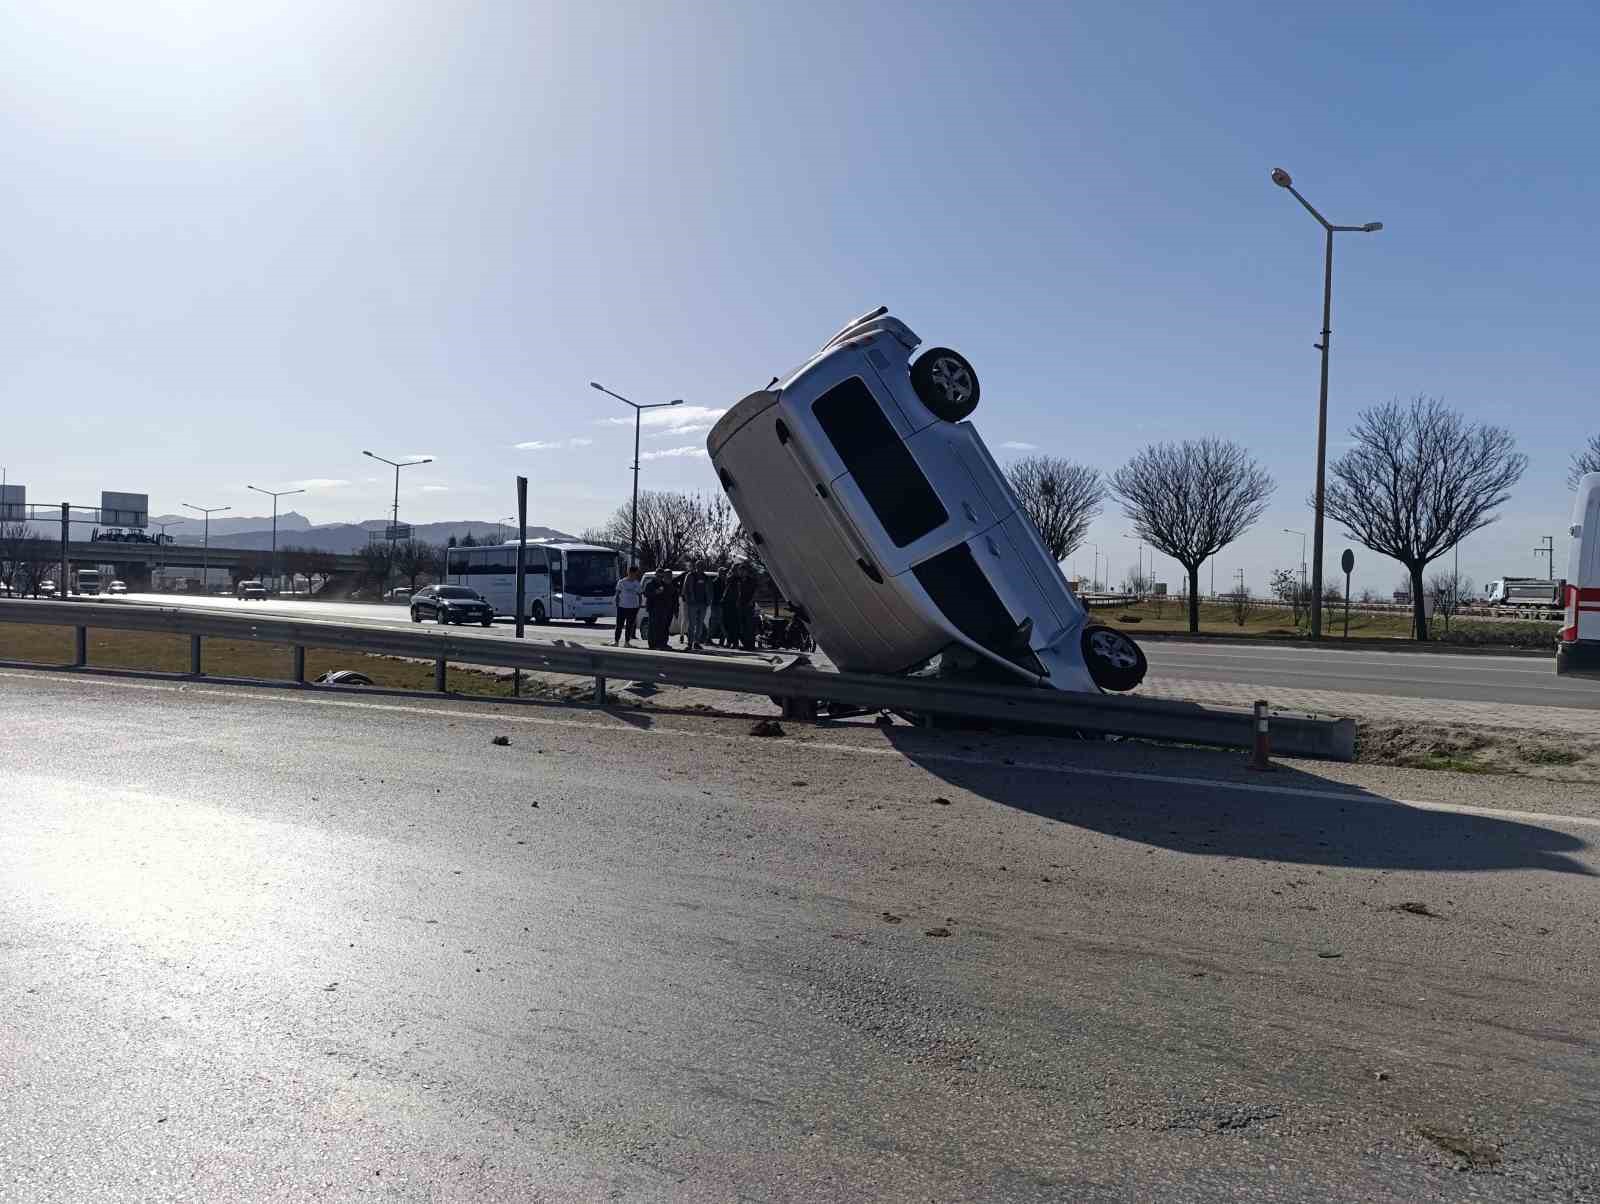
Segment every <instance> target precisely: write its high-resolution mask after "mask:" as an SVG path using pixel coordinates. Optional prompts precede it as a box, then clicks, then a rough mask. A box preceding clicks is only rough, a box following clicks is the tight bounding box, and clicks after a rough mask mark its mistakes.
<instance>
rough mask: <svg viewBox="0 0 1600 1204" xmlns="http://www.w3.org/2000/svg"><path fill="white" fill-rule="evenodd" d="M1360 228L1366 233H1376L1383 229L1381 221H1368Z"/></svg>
mask: <svg viewBox="0 0 1600 1204" xmlns="http://www.w3.org/2000/svg"><path fill="white" fill-rule="evenodd" d="M1361 229H1362V230H1363V231H1365V232H1366V233H1368V234H1376V233H1377V232H1378V231H1379V230H1382V229H1383V223H1382V222H1368V223H1367V224H1366V225H1364V226H1362V227H1361Z"/></svg>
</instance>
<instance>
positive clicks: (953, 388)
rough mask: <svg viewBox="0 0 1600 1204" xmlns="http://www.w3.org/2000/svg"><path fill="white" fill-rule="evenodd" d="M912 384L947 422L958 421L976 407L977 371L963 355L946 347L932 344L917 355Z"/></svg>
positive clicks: (935, 412)
mask: <svg viewBox="0 0 1600 1204" xmlns="http://www.w3.org/2000/svg"><path fill="white" fill-rule="evenodd" d="M911 387H912V388H914V389H916V391H917V396H918V397H920V398H921V399H922V404H923V405H925V406H927V407H928V409H930V410H932V411H933V413H934V415H935V416H936V417H938V418H943V419H944V420H945V421H946V422H960V421H961V420H962V419H963V418H966V417H968V416H969V415H970V414H971V413H972V411H973V410H975V409H977V408H978V374H977V373H976V372H975V371H973V368H972V365H971V364H970V363H969V362H968V361H967V358H966V356H964V355H962V354H960V353H959V352H956V351H951V350H950V348H948V347H932V348H930V349H928V350H927V351H924V352H923V353H922V354H921V355H919V356H918V357H917V361H916V363H914V364H912V365H911Z"/></svg>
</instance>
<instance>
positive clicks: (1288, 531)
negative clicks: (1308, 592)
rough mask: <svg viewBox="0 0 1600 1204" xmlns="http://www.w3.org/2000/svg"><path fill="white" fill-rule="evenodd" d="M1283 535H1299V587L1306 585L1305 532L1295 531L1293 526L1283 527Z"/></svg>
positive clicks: (1303, 587) (1302, 587)
mask: <svg viewBox="0 0 1600 1204" xmlns="http://www.w3.org/2000/svg"><path fill="white" fill-rule="evenodd" d="M1283 533H1284V534H1285V535H1298V536H1299V537H1300V588H1301V589H1305V587H1306V533H1305V532H1304V531H1296V530H1295V529H1294V528H1293V527H1285V528H1284V529H1283Z"/></svg>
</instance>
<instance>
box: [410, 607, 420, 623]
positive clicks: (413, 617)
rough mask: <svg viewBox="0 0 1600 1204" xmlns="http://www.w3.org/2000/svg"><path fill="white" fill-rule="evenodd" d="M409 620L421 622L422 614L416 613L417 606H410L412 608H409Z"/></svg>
mask: <svg viewBox="0 0 1600 1204" xmlns="http://www.w3.org/2000/svg"><path fill="white" fill-rule="evenodd" d="M411 621H412V622H413V623H420V622H422V616H421V615H420V614H418V613H417V608H416V607H415V606H413V607H412V608H411Z"/></svg>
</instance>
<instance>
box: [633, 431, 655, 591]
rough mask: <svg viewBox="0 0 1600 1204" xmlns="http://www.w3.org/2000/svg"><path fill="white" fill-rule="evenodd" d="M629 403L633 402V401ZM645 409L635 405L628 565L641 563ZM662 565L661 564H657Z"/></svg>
mask: <svg viewBox="0 0 1600 1204" xmlns="http://www.w3.org/2000/svg"><path fill="white" fill-rule="evenodd" d="M629 404H632V403H631V402H630V403H629ZM643 416H644V411H643V410H641V409H640V408H639V407H638V406H634V407H633V508H632V510H631V511H629V522H630V524H631V527H630V530H629V532H628V567H629V568H632V567H633V566H634V565H636V564H638V563H639V425H640V423H641V421H642V420H643ZM657 567H658V568H659V567H660V566H659V565H658V566H657Z"/></svg>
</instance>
